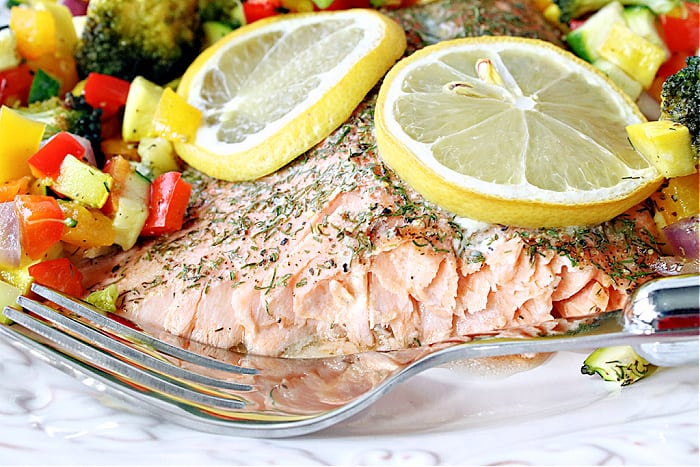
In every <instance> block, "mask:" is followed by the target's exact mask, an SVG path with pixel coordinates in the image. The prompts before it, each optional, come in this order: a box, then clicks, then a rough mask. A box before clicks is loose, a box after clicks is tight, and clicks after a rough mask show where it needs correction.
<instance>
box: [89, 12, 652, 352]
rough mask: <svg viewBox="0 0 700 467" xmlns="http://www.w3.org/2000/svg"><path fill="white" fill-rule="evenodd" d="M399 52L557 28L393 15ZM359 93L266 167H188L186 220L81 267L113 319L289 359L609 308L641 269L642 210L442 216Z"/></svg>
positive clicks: (488, 17)
mask: <svg viewBox="0 0 700 467" xmlns="http://www.w3.org/2000/svg"><path fill="white" fill-rule="evenodd" d="M387 14H390V15H393V16H394V17H395V18H396V19H397V20H398V21H400V22H401V24H402V25H403V26H404V28H405V30H406V32H407V36H408V38H409V44H410V45H409V49H408V51H407V53H410V52H411V51H412V50H415V49H416V48H418V47H420V46H421V45H423V44H425V43H428V42H433V41H437V40H443V39H449V38H453V37H460V36H465V35H478V34H487V33H488V34H510V35H525V36H537V37H541V38H544V39H547V40H550V41H552V42H557V41H558V39H559V34H558V32H557V31H555V30H553V29H552V28H551V27H549V26H548V25H547V24H546V23H545V21H544V20H543V19H542V18H541V17H540V16H539V14H538V13H537V12H536V11H535V10H534V8H533V7H532V6H530V5H529V4H528V3H526V2H515V3H508V2H503V1H486V2H483V1H482V2H478V1H472V0H465V1H457V0H455V1H441V2H434V3H431V4H428V5H424V6H421V7H413V8H408V9H404V10H399V11H393V12H392V11H390V12H387ZM375 97H376V95H375V94H374V93H371V94H370V95H369V96H368V97H367V98H366V100H365V101H364V103H362V104H361V105H360V106H359V107H358V109H357V110H356V111H355V113H354V115H353V116H352V117H351V118H350V119H349V120H348V121H347V122H346V123H345V124H344V125H342V126H341V127H340V128H338V129H337V130H336V131H335V132H334V133H333V134H331V135H330V136H329V137H328V138H327V139H326V140H325V141H323V142H322V143H320V144H319V145H318V146H317V147H315V148H313V149H312V150H310V151H309V152H308V153H306V154H304V155H303V156H301V157H300V158H298V159H297V160H296V161H294V162H292V163H291V164H290V165H288V166H287V167H285V168H283V169H281V170H279V171H278V172H276V173H274V174H272V175H270V176H268V177H265V178H263V179H261V180H258V181H255V182H247V183H229V182H223V181H219V180H215V179H211V178H208V177H206V176H204V175H202V174H201V173H198V172H196V171H195V170H193V169H188V170H186V171H185V177H186V178H187V179H188V180H189V181H191V182H192V183H193V185H194V187H193V200H192V205H191V207H190V209H189V214H188V220H187V222H186V225H185V227H184V229H183V230H182V231H181V232H178V233H176V234H174V235H171V236H168V237H162V238H157V239H152V240H148V241H145V242H143V243H141V244H140V245H138V246H137V247H135V248H133V249H131V250H129V251H127V252H120V253H118V254H114V255H109V256H106V257H101V258H97V259H93V260H88V261H85V262H84V263H83V264H82V266H81V267H82V269H83V273H84V274H85V276H86V277H87V278H88V280H90V281H91V284H90V285H91V286H92V287H94V288H100V287H104V286H106V285H108V284H111V283H116V284H117V285H118V286H119V290H120V294H121V295H120V298H121V300H120V301H121V309H120V311H119V313H120V314H122V315H123V316H124V317H126V318H128V319H130V320H131V321H133V322H134V323H136V324H138V325H141V326H143V327H144V328H146V329H149V330H155V331H156V332H157V331H167V332H169V333H172V334H174V335H177V336H183V337H187V338H190V339H193V340H195V341H199V342H202V343H206V344H211V345H214V346H217V347H221V348H226V349H229V348H231V349H237V350H241V351H245V352H251V353H255V354H262V355H286V356H301V355H312V354H313V355H315V354H324V355H327V354H339V353H351V352H357V351H362V350H368V349H380V350H387V349H400V348H406V347H411V346H420V345H427V344H431V343H435V342H439V341H444V340H448V339H454V338H459V337H460V336H464V335H469V334H472V333H480V332H488V331H492V330H496V329H507V328H510V327H515V326H523V325H537V324H538V323H542V322H545V321H547V320H551V319H552V318H557V317H571V316H579V315H587V314H590V313H592V312H597V311H605V310H610V309H615V308H618V307H619V306H621V304H622V303H623V301H624V300H625V297H626V295H627V294H628V290H629V289H630V288H631V287H633V286H634V285H635V284H636V283H638V282H639V281H642V280H644V278H645V277H646V276H647V275H649V274H651V273H652V271H651V269H650V267H649V266H648V265H649V264H651V263H652V261H653V260H654V259H655V258H656V255H657V251H656V247H655V240H654V235H653V233H652V232H653V230H652V229H653V222H652V221H651V218H650V215H649V212H648V211H647V210H646V209H645V208H644V207H643V206H640V207H639V208H638V209H635V210H633V211H630V212H629V213H626V214H624V215H622V216H620V217H618V218H617V219H615V220H613V221H611V222H609V223H607V224H604V225H600V226H595V227H586V228H571V229H559V230H545V229H542V230H522V229H516V228H511V227H505V226H500V225H482V224H477V223H474V222H471V221H466V220H463V219H458V218H455V216H454V215H453V214H451V213H449V212H445V211H444V210H441V209H440V208H438V207H436V206H434V205H432V204H430V203H429V202H427V201H425V200H424V199H423V198H422V197H421V196H420V195H419V194H417V193H415V192H414V191H413V190H411V189H410V187H408V186H406V185H405V184H404V183H403V182H402V181H401V180H400V179H399V178H397V177H396V176H395V175H394V174H393V173H392V172H391V171H390V170H389V169H388V168H387V167H386V166H385V165H384V164H383V163H382V162H381V160H380V159H379V157H378V155H377V153H376V150H375V140H374V135H373V124H372V114H373V104H374V101H375Z"/></svg>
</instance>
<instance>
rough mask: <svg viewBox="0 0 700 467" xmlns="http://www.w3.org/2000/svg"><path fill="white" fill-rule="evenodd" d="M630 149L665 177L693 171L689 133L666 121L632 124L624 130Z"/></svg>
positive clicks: (684, 127) (678, 175)
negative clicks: (640, 155) (630, 144)
mask: <svg viewBox="0 0 700 467" xmlns="http://www.w3.org/2000/svg"><path fill="white" fill-rule="evenodd" d="M626 130H627V136H628V137H629V140H630V142H631V143H632V146H634V148H635V149H636V150H637V151H639V152H640V153H641V154H642V155H643V156H644V157H645V158H646V159H647V160H648V161H649V162H651V163H653V164H654V166H655V167H656V168H657V169H658V170H659V172H660V173H661V174H662V175H663V176H664V177H666V178H672V177H682V176H684V175H690V174H692V173H694V172H695V159H694V158H693V150H692V148H691V144H690V131H689V130H688V127H686V126H685V125H681V124H680V123H675V122H672V121H670V120H655V121H651V122H644V123H636V124H634V125H628V126H627V127H626Z"/></svg>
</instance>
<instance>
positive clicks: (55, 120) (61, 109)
mask: <svg viewBox="0 0 700 467" xmlns="http://www.w3.org/2000/svg"><path fill="white" fill-rule="evenodd" d="M15 110H16V111H17V112H19V113H20V114H21V115H23V116H24V117H26V118H29V119H31V120H34V121H37V122H41V123H45V124H46V127H45V129H44V135H43V139H48V138H50V137H51V136H53V135H55V134H56V133H58V132H60V131H67V132H69V133H73V134H74V135H78V136H82V137H84V138H86V139H87V140H89V141H90V144H91V145H92V149H93V152H94V153H95V156H98V155H99V154H101V151H100V142H101V133H102V123H101V120H100V118H101V117H102V109H96V108H93V107H92V106H91V105H90V104H88V103H87V102H86V101H85V97H84V96H74V95H73V94H71V93H67V94H66V96H65V97H64V98H63V99H59V98H58V97H52V98H50V99H47V100H44V101H39V102H34V103H32V104H29V106H27V107H20V108H17V109H15Z"/></svg>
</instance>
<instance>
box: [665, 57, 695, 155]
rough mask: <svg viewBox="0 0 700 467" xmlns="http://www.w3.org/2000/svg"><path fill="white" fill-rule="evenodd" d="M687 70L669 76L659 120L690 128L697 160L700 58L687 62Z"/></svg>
mask: <svg viewBox="0 0 700 467" xmlns="http://www.w3.org/2000/svg"><path fill="white" fill-rule="evenodd" d="M685 63H686V66H685V68H682V69H680V70H679V71H678V72H676V73H675V74H673V75H671V76H669V77H668V78H667V79H666V81H664V84H663V86H662V87H661V115H660V116H659V120H671V121H673V122H676V123H680V124H681V125H685V126H686V127H688V131H689V132H690V141H691V146H692V149H693V153H694V156H695V159H696V160H697V158H698V151H699V150H700V57H699V56H697V55H695V56H692V57H688V58H687V59H686V60H685Z"/></svg>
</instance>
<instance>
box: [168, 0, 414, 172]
mask: <svg viewBox="0 0 700 467" xmlns="http://www.w3.org/2000/svg"><path fill="white" fill-rule="evenodd" d="M405 48H406V37H405V34H404V32H403V29H402V28H401V27H400V26H399V25H398V23H396V22H395V21H393V20H391V19H389V18H388V17H386V16H384V15H382V14H380V13H378V12H376V11H372V10H363V9H356V10H345V11H334V12H323V13H312V14H293V15H291V14H290V15H279V16H275V17H272V18H269V19H267V20H261V21H256V22H254V23H251V24H250V25H247V26H244V27H242V28H240V29H237V30H236V31H234V32H233V33H231V34H229V35H227V36H225V37H224V38H223V39H221V40H219V41H218V42H217V43H215V45H213V46H212V47H211V48H209V49H207V50H205V51H204V52H203V53H202V54H201V55H200V56H199V57H198V58H197V59H195V61H194V62H193V63H192V64H191V65H190V67H189V68H188V69H187V71H186V72H185V74H184V75H183V77H182V81H181V82H180V84H179V86H178V94H180V95H182V96H183V97H184V98H185V99H186V100H187V101H188V102H189V103H190V104H191V105H192V106H194V107H195V108H198V109H199V110H201V111H202V113H203V120H202V123H201V125H200V127H199V128H198V130H197V133H196V136H195V137H194V138H193V139H192V141H187V142H178V143H176V144H175V149H176V151H177V153H178V155H179V156H180V157H181V158H182V159H183V160H184V161H185V162H187V163H188V164H190V165H191V166H193V167H195V168H196V169H198V170H200V171H202V172H204V173H206V174H208V175H211V176H213V177H217V178H221V179H225V180H230V181H238V180H251V179H255V178H259V177H261V176H263V175H266V174H269V173H271V172H273V171H275V170H277V169H278V168H280V167H282V166H284V165H285V164H287V163H288V162H290V161H291V160H293V159H294V158H296V157H297V156H299V155H300V154H302V153H303V152H304V151H306V150H307V149H309V148H311V147H312V146H313V145H315V144H316V143H318V142H319V141H321V140H322V139H323V138H325V137H326V136H328V135H329V134H330V133H331V132H332V131H333V130H334V129H335V128H337V127H338V126H339V125H340V124H341V123H343V122H344V121H345V120H347V118H348V117H349V116H350V114H351V113H352V111H353V110H354V109H355V108H356V107H357V105H358V104H359V103H360V102H361V101H362V99H363V98H364V97H365V95H366V94H367V92H368V91H369V90H371V89H372V87H373V86H374V85H375V84H376V83H377V82H378V81H379V79H380V78H381V77H382V76H384V74H385V73H386V71H387V70H388V69H389V68H390V67H391V66H392V65H393V64H394V63H395V62H396V60H398V59H399V58H400V57H401V55H402V54H403V51H404V49H405Z"/></svg>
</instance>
